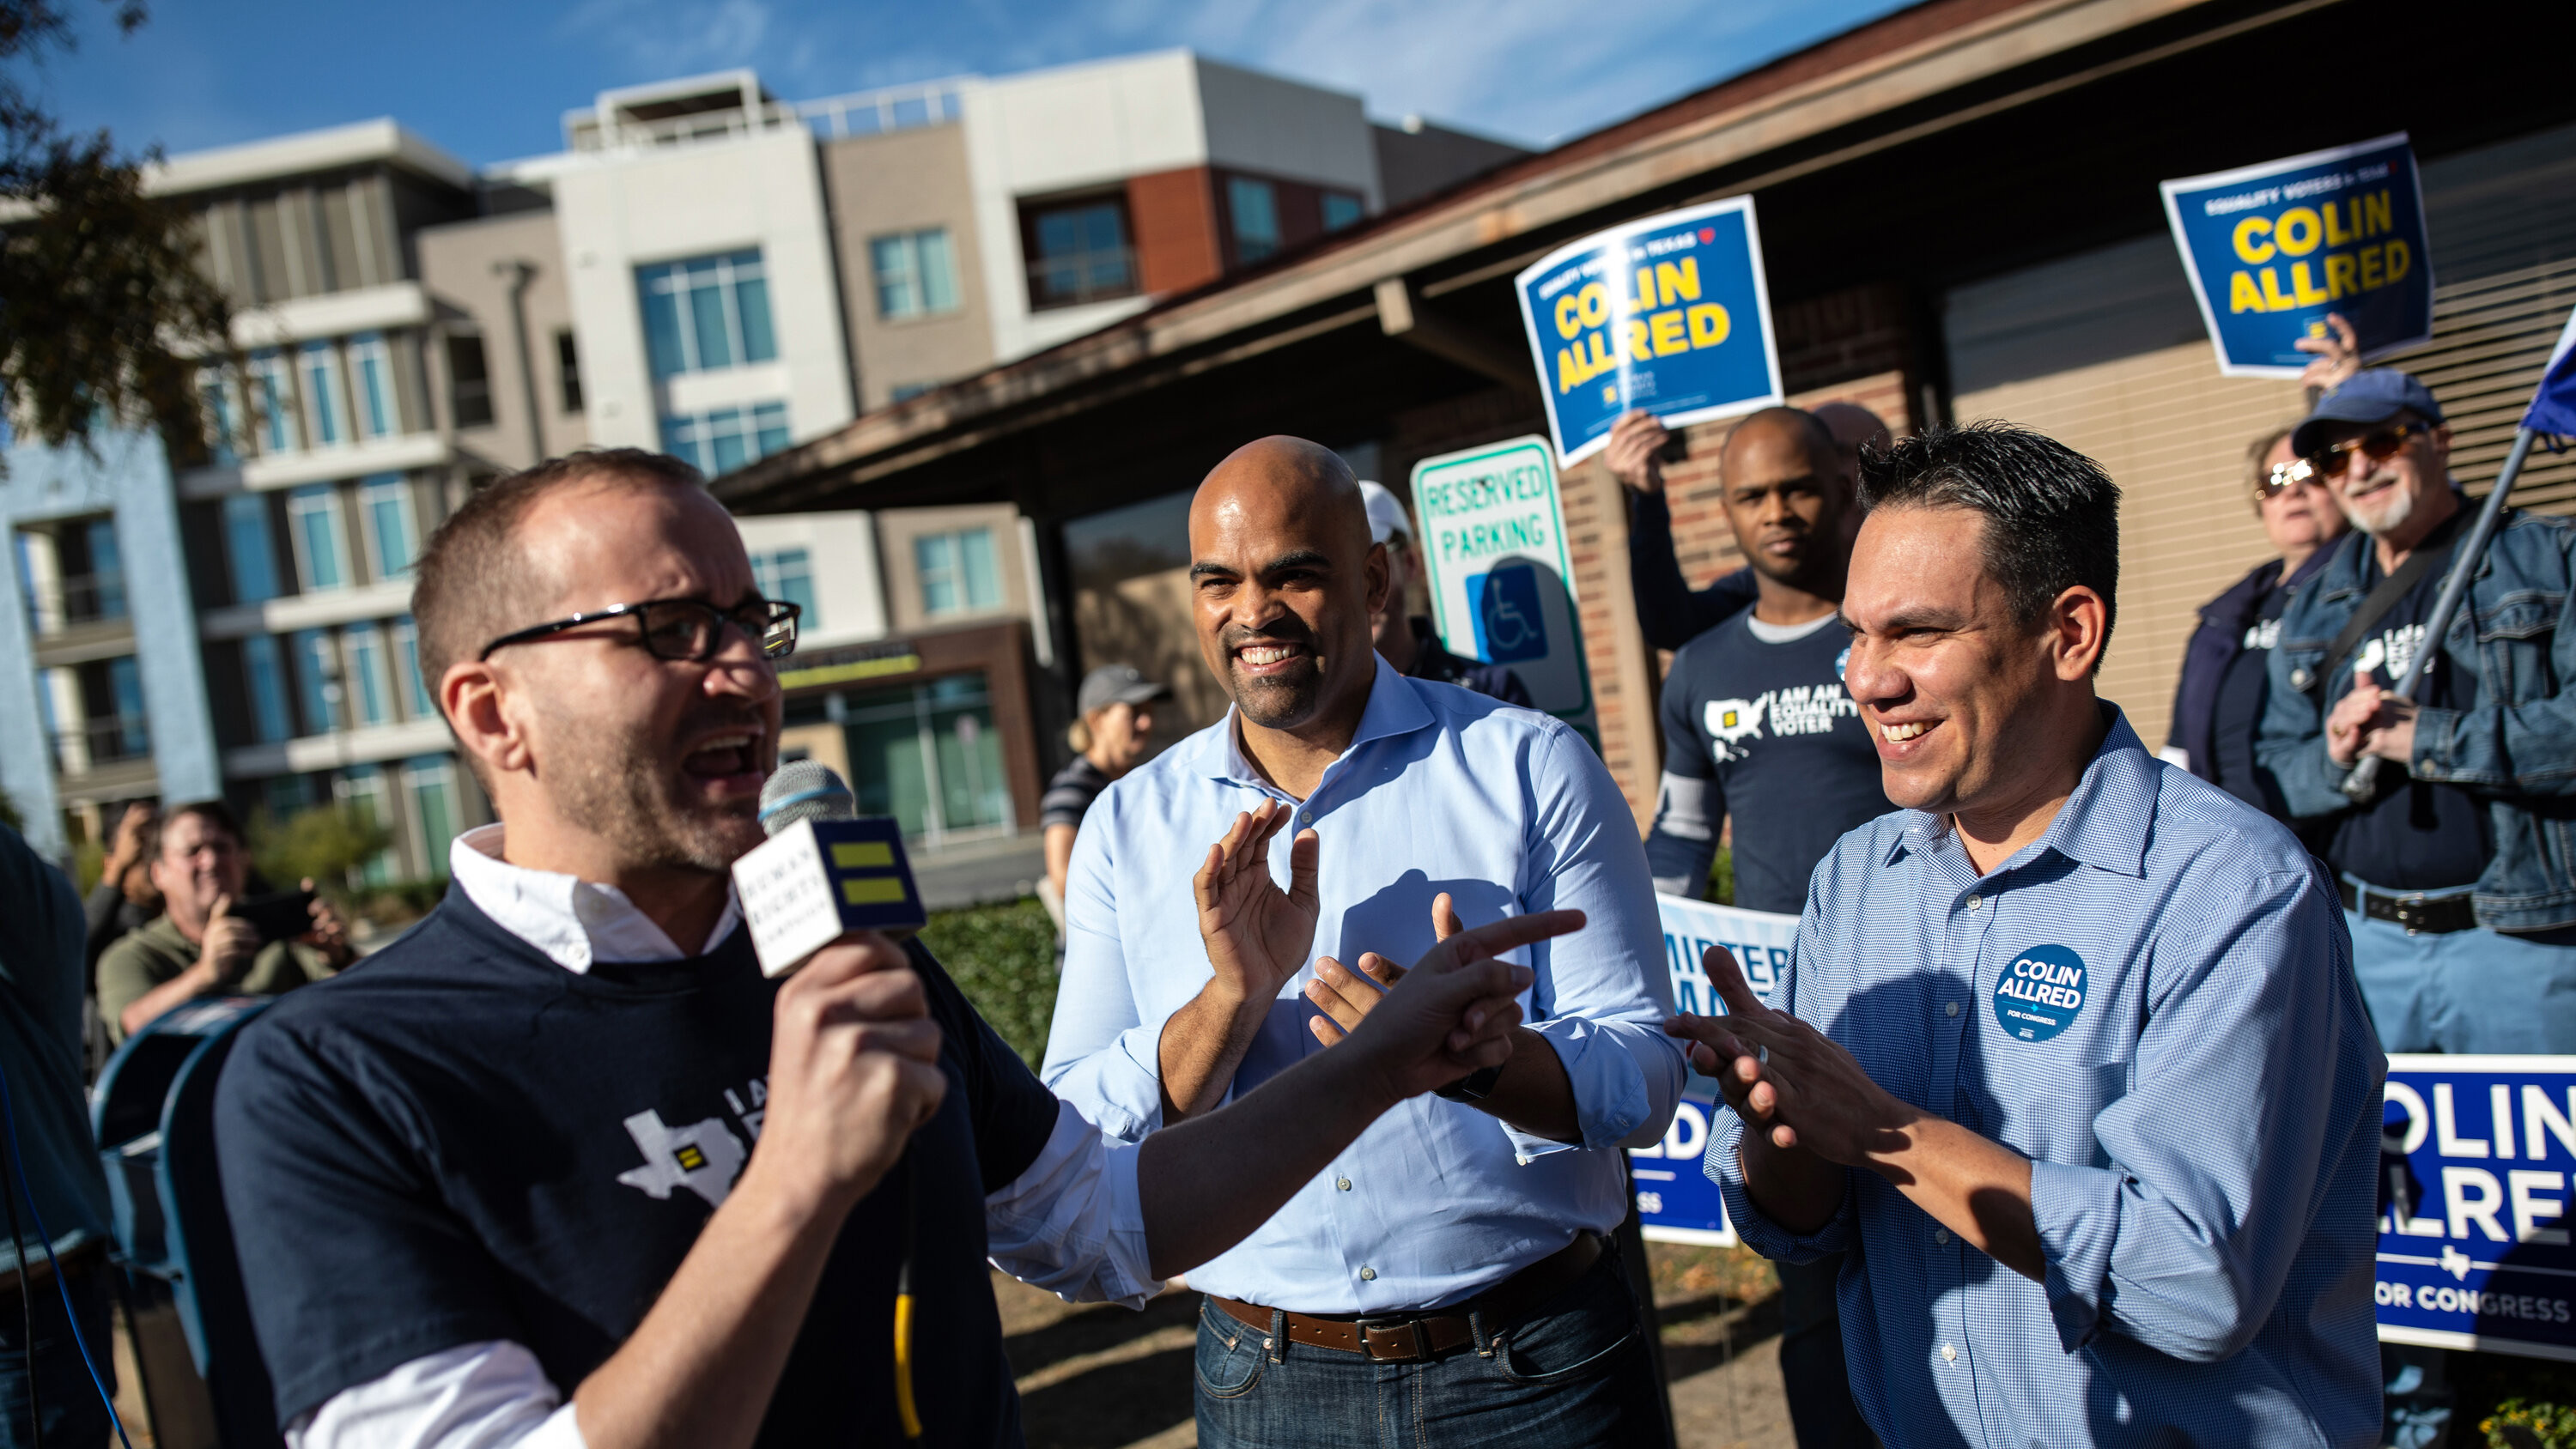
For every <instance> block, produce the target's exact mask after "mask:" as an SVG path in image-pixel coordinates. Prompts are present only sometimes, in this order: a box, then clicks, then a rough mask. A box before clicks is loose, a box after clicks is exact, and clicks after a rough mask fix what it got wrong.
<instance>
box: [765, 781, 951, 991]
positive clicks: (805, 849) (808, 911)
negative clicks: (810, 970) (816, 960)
mask: <svg viewBox="0 0 2576 1449" xmlns="http://www.w3.org/2000/svg"><path fill="white" fill-rule="evenodd" d="M733 882H734V889H735V891H736V892H737V893H738V894H739V895H740V896H741V898H742V914H743V919H744V920H745V921H747V922H749V923H750V925H751V943H752V948H753V949H754V950H755V951H756V952H757V953H758V954H759V956H760V969H761V971H762V972H763V973H765V974H767V975H770V976H784V975H786V974H787V973H788V972H789V971H792V970H794V969H795V968H796V967H797V966H798V965H799V964H800V963H802V962H803V961H804V959H805V958H806V957H808V956H811V955H813V954H814V953H815V952H816V951H819V950H821V949H823V948H824V947H825V946H828V945H830V944H831V943H832V942H833V941H834V940H836V939H838V938H839V937H840V936H841V935H843V934H844V933H846V932H850V931H884V932H888V933H894V934H899V933H903V932H909V931H918V930H920V929H921V927H922V925H923V923H924V922H925V921H926V920H927V919H928V917H927V915H926V914H925V913H924V912H923V910H922V906H921V892H920V890H919V888H917V887H916V886H915V885H914V884H913V880H912V864H911V862H910V861H909V860H908V859H906V858H905V856H904V853H903V827H902V825H901V824H900V823H898V822H896V821H894V820H891V819H888V818H886V817H883V816H872V817H866V818H862V819H856V820H800V821H798V822H796V823H795V824H793V825H790V826H789V827H787V828H786V829H784V830H782V831H780V832H778V833H777V834H776V835H773V836H771V837H770V838H769V839H768V840H766V841H764V842H762V844H761V845H760V846H759V847H758V848H757V849H755V850H753V851H751V852H750V853H748V854H746V855H744V856H743V857H742V858H741V859H740V860H737V861H735V862H734V865H733Z"/></svg>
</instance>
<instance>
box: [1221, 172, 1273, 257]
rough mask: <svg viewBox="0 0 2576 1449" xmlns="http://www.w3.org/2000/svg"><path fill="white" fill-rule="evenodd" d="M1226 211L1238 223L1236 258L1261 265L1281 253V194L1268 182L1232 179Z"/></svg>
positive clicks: (1243, 178)
mask: <svg viewBox="0 0 2576 1449" xmlns="http://www.w3.org/2000/svg"><path fill="white" fill-rule="evenodd" d="M1225 210H1226V215H1227V217H1228V219H1230V220H1231V221H1232V222H1233V223H1234V256H1235V260H1236V261H1238V262H1257V261H1260V260H1261V259H1262V258H1264V257H1268V256H1274V255H1276V254H1277V253H1278V251H1279V193H1278V192H1276V191H1274V190H1272V189H1271V186H1270V183H1269V182H1267V181H1256V180H1254V179H1253V178H1251V177H1249V176H1231V177H1228V178H1226V183H1225Z"/></svg>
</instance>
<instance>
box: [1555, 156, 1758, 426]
mask: <svg viewBox="0 0 2576 1449" xmlns="http://www.w3.org/2000/svg"><path fill="white" fill-rule="evenodd" d="M1513 282H1514V290H1515V291H1516V292H1517V293H1518V294H1519V296H1520V302H1521V325H1522V327H1523V328H1525V329H1526V330H1527V331H1528V333H1529V344H1530V355H1531V357H1532V358H1533V359H1534V360H1535V361H1536V362H1537V364H1538V376H1539V392H1540V393H1541V394H1542V395H1543V396H1544V397H1545V398H1546V399H1547V424H1548V427H1549V429H1550V430H1551V431H1553V432H1554V434H1555V435H1556V452H1557V456H1558V457H1560V458H1562V459H1563V460H1564V462H1565V466H1567V467H1569V468H1570V467H1572V466H1574V465H1575V464H1576V463H1578V462H1580V461H1582V460H1583V459H1584V458H1586V457H1589V456H1590V455H1591V454H1592V453H1593V452H1595V451H1597V450H1598V449H1600V448H1601V447H1603V446H1604V445H1606V444H1607V443H1608V442H1609V440H1610V426H1611V424H1613V423H1616V422H1617V421H1619V417H1620V415H1621V414H1623V413H1625V412H1627V411H1628V410H1630V409H1631V408H1644V409H1645V410H1646V411H1648V412H1651V413H1653V414H1654V415H1655V416H1656V417H1658V418H1661V419H1662V420H1663V423H1664V426H1666V427H1669V428H1680V427H1687V426H1689V425H1690V424H1692V423H1697V422H1705V421H1707V420H1708V419H1710V418H1723V417H1732V416H1734V415H1736V414H1738V413H1749V412H1751V411H1753V410H1754V409H1756V408H1763V407H1769V406H1770V405H1772V404H1773V403H1776V402H1778V401H1780V396H1781V393H1780V356H1779V351H1778V349H1777V348H1776V347H1774V345H1773V343H1772V339H1771V300H1770V293H1769V291H1768V289H1767V288H1766V287H1765V286H1764V284H1763V280H1762V235H1761V232H1760V231H1759V230H1758V229H1757V228H1756V226H1755V225H1754V220H1753V198H1752V197H1749V196H1738V197H1735V198H1732V199H1730V200H1727V201H1718V202H1711V203H1710V204H1709V205H1706V206H1694V207H1691V208H1690V209H1688V210H1686V211H1671V212H1666V213H1664V214H1663V215H1661V216H1650V217H1647V218H1646V219H1644V220H1642V221H1632V222H1630V223H1628V224H1627V225H1626V226H1622V227H1617V228H1614V229H1612V230H1610V231H1605V232H1599V233H1596V234H1594V235H1592V236H1588V237H1585V238H1584V239H1583V240H1581V241H1579V242H1575V243H1573V244H1572V245H1569V246H1564V247H1559V248H1558V249H1557V250H1555V251H1553V252H1550V253H1549V254H1548V255H1547V256H1546V257H1545V258H1543V259H1542V260H1540V261H1539V262H1538V264H1537V265H1535V266H1532V267H1531V268H1529V269H1528V270H1527V271H1524V272H1522V273H1521V274H1520V275H1519V276H1518V277H1516V278H1514V279H1513Z"/></svg>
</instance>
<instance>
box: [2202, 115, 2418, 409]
mask: <svg viewBox="0 0 2576 1449" xmlns="http://www.w3.org/2000/svg"><path fill="white" fill-rule="evenodd" d="M2164 198H2165V218H2166V220H2167V221H2169V222H2171V223H2172V225H2173V235H2174V245H2175V246H2177V247H2179V248H2180V249H2181V251H2182V262H2183V269H2184V270H2185V271H2187V272H2189V273H2190V274H2191V290H2192V295H2193V296H2194V297H2195V298H2197V299H2198V300H2199V302H2200V316H2201V321H2202V322H2203V323H2204V324H2206V325H2207V327H2208V328H2209V340H2210V341H2211V342H2212V343H2214V344H2216V346H2217V349H2218V370H2219V371H2220V372H2222V373H2225V374H2226V375H2227V376H2229V377H2296V376H2298V375H2299V371H2300V369H2302V368H2304V367H2306V366H2307V365H2308V362H2309V361H2310V354H2308V353H2304V352H2301V351H2300V350H2299V349H2298V348H2297V347H2296V346H2295V345H2294V344H2296V343H2297V342H2298V341H2299V339H2300V338H2303V337H2323V336H2325V335H2326V314H2327V313H2329V312H2340V313H2342V314H2343V316H2344V317H2345V319H2346V320H2348V321H2350V322H2351V323H2352V325H2353V331H2354V332H2355V333H2356V334H2357V335H2358V337H2359V339H2360V344H2361V355H2362V357H2363V359H2364V360H2365V361H2375V360H2377V359H2379V358H2381V357H2385V356H2387V355H2388V354H2390V353H2393V352H2402V351H2404V350H2405V349H2407V348H2410V347H2420V346H2422V345H2423V344H2424V343H2426V342H2428V341H2430V340H2432V336H2433V257H2432V248H2431V245H2430V244H2429V243H2428V242H2427V241H2426V239H2425V235H2424V189H2423V185H2422V183H2421V182H2419V181H2418V180H2417V179H2416V175H2415V152H2414V150H2413V148H2412V147H2410V146H2408V145H2407V142H2406V133H2405V132H2403V131H2400V132H2398V133H2397V134H2396V135H2394V136H2382V137H2380V138H2379V139H2378V140H2375V141H2364V142H2362V143H2361V144H2359V145H2357V146H2339V147H2337V148H2335V149H2333V150H2331V151H2311V152H2309V153H2308V154H2306V155H2304V156H2292V157H2289V158H2288V159H2286V160H2281V161H2267V162H2265V163H2263V164H2262V165H2260V166H2247V167H2243V168H2241V169H2239V170H2235V171H2221V172H2217V173H2215V174H2213V175H2209V176H2187V177H2184V178H2183V179H2182V180H2180V181H2168V182H2165V183H2164Z"/></svg>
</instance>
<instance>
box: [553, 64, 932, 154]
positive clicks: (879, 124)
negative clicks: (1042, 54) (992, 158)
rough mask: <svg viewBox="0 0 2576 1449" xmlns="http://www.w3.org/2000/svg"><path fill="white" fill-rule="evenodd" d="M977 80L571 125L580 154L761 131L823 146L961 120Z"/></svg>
mask: <svg viewBox="0 0 2576 1449" xmlns="http://www.w3.org/2000/svg"><path fill="white" fill-rule="evenodd" d="M973 79H975V78H974V77H972V76H958V77H953V78H951V79H947V80H935V81H919V82H916V83H914V84H911V85H900V86H886V87H884V88H882V89H879V90H873V91H853V92H851V93H850V94H848V95H844V96H826V97H824V98H823V99H822V100H819V101H796V102H782V101H763V102H762V103H760V104H759V105H758V106H756V107H752V108H748V109H746V108H744V107H741V106H729V107H726V108H725V109H722V110H714V111H701V112H698V113H696V114H694V115H686V116H670V117H666V118H664V119H662V120H658V121H625V120H621V121H611V122H609V123H608V124H606V125H601V124H600V123H599V122H598V121H597V120H596V119H594V118H589V117H585V118H582V119H580V120H576V121H574V122H572V144H573V149H574V150H576V151H612V150H617V149H620V148H623V147H667V146H691V145H696V144H698V143H700V142H705V141H723V140H729V139H732V138H735V137H740V136H749V135H752V134H754V133H756V132H761V131H774V130H779V129H781V128H783V127H787V126H793V125H797V124H800V123H801V124H803V125H806V126H809V127H811V128H812V129H813V132H814V134H815V135H816V136H817V137H820V138H822V139H824V140H827V141H828V140H837V139H840V138H842V137H845V136H878V135H884V134H887V133H889V132H894V131H910V130H916V129H919V128H920V127H923V126H945V125H948V124H950V123H952V122H954V121H955V120H956V119H957V117H958V114H959V110H960V105H961V96H962V93H963V90H964V85H965V83H966V82H968V81H971V80H973Z"/></svg>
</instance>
